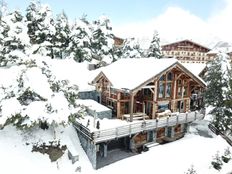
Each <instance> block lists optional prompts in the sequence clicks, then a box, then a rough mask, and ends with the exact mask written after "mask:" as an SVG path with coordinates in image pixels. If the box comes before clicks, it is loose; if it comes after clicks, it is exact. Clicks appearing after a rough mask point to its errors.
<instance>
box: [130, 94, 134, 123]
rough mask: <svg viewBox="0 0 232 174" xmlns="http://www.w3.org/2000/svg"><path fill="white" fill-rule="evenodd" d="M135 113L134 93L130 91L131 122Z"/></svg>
mask: <svg viewBox="0 0 232 174" xmlns="http://www.w3.org/2000/svg"><path fill="white" fill-rule="evenodd" d="M133 113H134V93H130V122H132V121H133Z"/></svg>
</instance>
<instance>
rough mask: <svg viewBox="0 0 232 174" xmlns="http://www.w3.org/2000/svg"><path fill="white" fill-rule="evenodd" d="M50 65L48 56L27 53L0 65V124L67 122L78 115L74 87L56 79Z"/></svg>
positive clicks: (22, 124) (79, 110) (30, 124)
mask: <svg viewBox="0 0 232 174" xmlns="http://www.w3.org/2000/svg"><path fill="white" fill-rule="evenodd" d="M50 66H51V59H49V57H44V56H43V57H42V56H38V55H30V58H29V57H28V59H27V61H25V62H23V64H21V65H18V66H11V67H8V68H5V69H0V74H1V77H3V76H2V75H3V74H4V77H5V79H4V78H2V79H0V86H1V87H0V115H1V117H0V126H5V125H7V124H14V125H16V126H17V127H19V128H28V127H33V126H34V125H38V124H40V123H41V122H46V123H47V124H48V125H56V124H67V123H68V122H69V119H71V118H73V117H79V116H80V112H82V109H81V107H79V106H78V105H76V103H75V100H76V99H77V95H78V87H77V86H76V85H73V84H70V83H69V81H67V80H65V79H63V80H62V79H57V78H56V76H55V75H54V74H53V72H52V71H51V70H50V69H51V68H50ZM6 79H8V80H6ZM11 106H14V107H11Z"/></svg>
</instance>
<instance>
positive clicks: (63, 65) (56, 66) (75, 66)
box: [50, 59, 95, 91]
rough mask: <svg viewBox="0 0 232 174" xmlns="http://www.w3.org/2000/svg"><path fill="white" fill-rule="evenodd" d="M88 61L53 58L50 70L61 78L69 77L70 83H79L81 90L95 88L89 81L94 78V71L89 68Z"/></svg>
mask: <svg viewBox="0 0 232 174" xmlns="http://www.w3.org/2000/svg"><path fill="white" fill-rule="evenodd" d="M87 66H88V63H87V62H83V63H77V62H76V61H74V60H73V59H64V60H61V59H56V60H52V63H51V68H50V70H51V71H52V72H53V73H54V74H56V78H57V79H59V80H65V79H68V80H69V81H70V83H72V84H76V85H78V89H79V91H91V90H94V89H95V88H94V86H90V85H89V84H88V83H89V82H90V80H92V79H93V75H95V74H94V72H92V71H89V70H88V69H87Z"/></svg>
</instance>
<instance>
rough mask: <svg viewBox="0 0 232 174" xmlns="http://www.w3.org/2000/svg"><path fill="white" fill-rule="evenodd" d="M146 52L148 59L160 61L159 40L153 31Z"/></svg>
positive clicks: (156, 33)
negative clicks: (153, 58) (152, 58)
mask: <svg viewBox="0 0 232 174" xmlns="http://www.w3.org/2000/svg"><path fill="white" fill-rule="evenodd" d="M148 51H149V52H148V57H155V58H157V59H160V58H161V57H162V53H161V47H160V38H159V34H158V32H157V31H155V32H154V34H153V38H152V41H151V44H150V47H149V49H148Z"/></svg>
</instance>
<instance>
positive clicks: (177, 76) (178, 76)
mask: <svg viewBox="0 0 232 174" xmlns="http://www.w3.org/2000/svg"><path fill="white" fill-rule="evenodd" d="M183 74H184V73H180V74H179V75H178V76H177V78H176V80H178V79H179V78H180V77H181V76H182V75H183Z"/></svg>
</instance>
